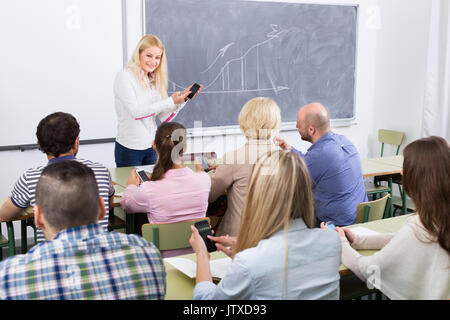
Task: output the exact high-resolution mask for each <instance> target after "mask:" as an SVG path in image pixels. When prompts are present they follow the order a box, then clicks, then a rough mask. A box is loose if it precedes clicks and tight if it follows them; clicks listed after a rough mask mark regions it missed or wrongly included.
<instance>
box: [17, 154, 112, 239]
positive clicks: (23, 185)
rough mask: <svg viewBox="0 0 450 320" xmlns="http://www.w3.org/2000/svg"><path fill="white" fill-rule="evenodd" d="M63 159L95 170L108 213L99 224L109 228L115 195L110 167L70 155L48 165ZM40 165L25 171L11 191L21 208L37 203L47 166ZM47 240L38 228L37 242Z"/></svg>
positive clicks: (51, 161) (54, 160)
mask: <svg viewBox="0 0 450 320" xmlns="http://www.w3.org/2000/svg"><path fill="white" fill-rule="evenodd" d="M61 160H76V161H78V162H81V163H82V164H84V165H86V166H88V167H89V168H91V169H92V171H94V175H95V179H96V180H97V185H98V191H99V193H100V196H101V197H102V198H103V202H104V203H105V209H106V214H105V217H104V218H103V219H102V220H100V221H99V224H100V225H101V226H102V227H104V228H105V230H108V229H107V228H108V215H109V201H108V199H109V198H110V197H112V196H114V186H113V184H112V180H111V174H110V173H109V170H108V168H106V167H104V166H103V165H101V164H100V163H96V162H92V161H89V160H85V159H77V158H75V157H74V156H71V155H68V156H64V157H59V158H53V159H50V161H49V162H48V164H47V165H49V164H52V163H54V162H57V161H61ZM47 165H44V166H40V167H37V168H34V169H28V170H27V171H25V173H24V174H23V175H22V176H21V177H20V178H19V180H17V182H16V184H15V185H14V188H13V190H12V192H11V202H12V203H13V204H14V205H15V206H16V207H19V208H23V209H25V208H27V207H29V206H31V207H32V206H34V205H35V204H36V185H37V183H38V181H39V178H40V177H41V174H42V171H43V170H44V168H45V167H46V166H47ZM44 240H45V237H44V234H43V233H42V230H40V229H38V230H37V242H38V243H39V242H42V241H44Z"/></svg>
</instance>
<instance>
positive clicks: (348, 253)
mask: <svg viewBox="0 0 450 320" xmlns="http://www.w3.org/2000/svg"><path fill="white" fill-rule="evenodd" d="M341 240H342V263H343V264H344V265H345V266H346V267H347V268H348V269H350V270H351V271H352V272H353V273H354V274H355V275H356V276H357V277H358V278H359V279H361V281H363V282H366V278H365V277H364V275H363V274H362V273H361V271H360V270H359V266H358V261H359V259H360V258H361V255H360V254H359V253H358V252H356V250H355V249H353V248H352V247H351V246H350V244H349V243H348V241H347V240H346V239H342V238H341Z"/></svg>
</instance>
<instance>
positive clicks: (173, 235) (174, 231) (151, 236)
mask: <svg viewBox="0 0 450 320" xmlns="http://www.w3.org/2000/svg"><path fill="white" fill-rule="evenodd" d="M201 220H207V221H208V223H210V219H209V218H208V217H204V218H199V219H194V220H186V221H182V222H176V223H146V224H143V225H142V237H144V239H146V240H148V241H150V242H152V243H153V244H154V245H155V246H156V247H157V248H158V249H159V250H160V251H161V254H162V256H163V257H169V256H174V255H179V254H185V253H189V252H192V249H191V245H190V243H189V238H190V237H191V234H192V230H191V225H193V224H194V223H195V222H197V221H201ZM186 249H187V250H186ZM188 251H189V252H188Z"/></svg>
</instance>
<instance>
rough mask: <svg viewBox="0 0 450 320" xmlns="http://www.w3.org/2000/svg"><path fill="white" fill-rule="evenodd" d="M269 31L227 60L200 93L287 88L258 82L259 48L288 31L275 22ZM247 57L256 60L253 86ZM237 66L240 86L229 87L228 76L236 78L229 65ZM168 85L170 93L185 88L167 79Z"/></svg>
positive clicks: (221, 51) (221, 53)
mask: <svg viewBox="0 0 450 320" xmlns="http://www.w3.org/2000/svg"><path fill="white" fill-rule="evenodd" d="M270 28H271V31H270V32H269V33H268V34H267V35H266V37H267V39H266V40H264V41H261V42H259V43H256V44H254V45H252V46H250V47H249V48H248V49H247V51H245V53H244V54H242V55H241V56H240V57H237V58H232V59H229V60H227V61H226V62H225V63H224V64H223V66H222V67H221V68H220V70H219V72H218V73H217V75H216V76H215V77H214V78H213V80H212V81H211V82H210V83H208V84H206V85H204V88H203V90H202V94H208V93H209V94H211V93H244V92H255V91H274V92H279V91H282V90H289V87H286V86H283V85H278V84H275V83H273V82H272V81H271V80H270V82H271V86H270V87H264V86H263V87H261V83H260V78H261V74H260V48H261V47H262V46H264V45H267V44H268V43H270V42H271V41H273V40H274V39H277V38H278V37H281V36H283V35H284V34H286V33H287V32H288V30H286V29H283V28H282V27H279V26H278V25H276V24H270ZM233 44H234V42H231V43H228V44H226V45H225V46H224V47H222V48H221V49H219V50H218V53H217V56H216V57H215V59H214V60H213V61H212V62H211V63H210V65H209V66H208V67H206V69H205V70H203V71H201V72H200V73H206V72H208V71H209V70H211V69H212V68H213V66H214V65H215V64H216V63H217V61H219V59H220V58H223V57H224V55H225V54H226V52H227V50H228V48H229V47H231V46H232V45H233ZM248 59H255V61H256V70H255V71H256V74H255V77H256V80H257V81H256V84H255V86H252V85H250V86H249V85H248V83H247V81H246V79H247V78H248V75H247V70H246V67H245V66H246V63H247V60H248ZM236 64H237V66H238V69H239V70H240V77H239V80H240V88H239V89H232V88H231V87H230V83H231V81H230V78H231V79H236V77H235V76H233V75H230V67H231V66H232V65H236ZM169 86H170V88H172V90H173V91H169V93H170V94H172V93H173V92H175V91H177V89H181V90H184V89H185V88H184V87H183V86H181V85H179V84H176V83H175V82H173V81H171V80H169Z"/></svg>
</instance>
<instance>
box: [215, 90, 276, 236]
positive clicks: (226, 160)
mask: <svg viewBox="0 0 450 320" xmlns="http://www.w3.org/2000/svg"><path fill="white" fill-rule="evenodd" d="M238 121H239V126H240V128H241V130H242V132H243V133H244V135H245V137H246V138H247V142H246V143H245V145H244V146H242V147H241V148H239V149H237V150H235V151H232V152H229V153H227V154H225V155H224V156H223V158H222V163H221V164H220V165H219V166H218V167H217V168H216V172H215V173H214V175H213V176H212V178H211V192H210V194H209V199H208V201H209V202H213V201H215V200H216V199H217V198H218V197H219V196H220V195H222V194H223V193H224V192H225V191H226V192H227V202H228V208H227V211H226V212H225V214H224V216H223V218H222V221H221V223H220V225H219V227H218V229H217V235H219V236H220V235H227V234H228V235H230V236H237V235H238V233H239V225H240V223H241V212H242V209H243V208H244V202H245V197H246V196H247V190H248V182H249V180H250V175H251V173H252V169H253V166H254V164H255V163H256V160H257V159H258V158H259V157H260V156H262V155H264V154H265V153H267V152H268V151H273V150H277V149H278V148H277V147H275V146H274V145H273V143H272V142H271V141H270V138H271V137H272V136H274V135H277V134H278V133H279V129H280V124H281V114H280V108H279V107H278V105H277V104H276V102H275V101H273V100H272V99H269V98H264V97H257V98H253V99H251V100H249V101H248V102H247V103H246V104H245V105H244V106H243V108H242V110H241V112H240V113H239V118H238Z"/></svg>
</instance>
